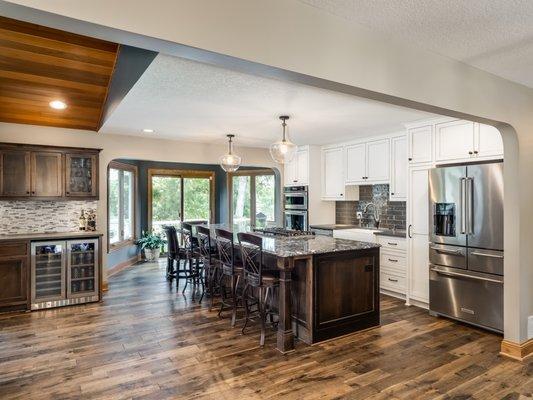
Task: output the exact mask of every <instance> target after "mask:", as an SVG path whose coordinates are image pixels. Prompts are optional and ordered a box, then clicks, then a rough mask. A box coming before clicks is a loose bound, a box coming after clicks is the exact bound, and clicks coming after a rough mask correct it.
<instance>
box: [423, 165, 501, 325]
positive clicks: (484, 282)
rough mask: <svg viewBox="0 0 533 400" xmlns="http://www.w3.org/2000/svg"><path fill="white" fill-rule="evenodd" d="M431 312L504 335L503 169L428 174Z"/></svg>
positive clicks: (444, 170)
mask: <svg viewBox="0 0 533 400" xmlns="http://www.w3.org/2000/svg"><path fill="white" fill-rule="evenodd" d="M429 202H430V204H429V210H430V216H429V218H430V219H429V221H430V242H431V243H430V244H429V260H430V271H429V274H430V282H429V308H430V312H432V313H433V314H437V315H444V316H448V317H451V318H455V319H458V320H461V321H464V322H468V323H471V324H474V325H477V326H481V327H484V328H487V329H490V330H493V331H497V332H502V331H503V163H501V162H499V163H486V164H469V165H461V166H450V167H439V168H434V169H432V170H431V171H430V174H429Z"/></svg>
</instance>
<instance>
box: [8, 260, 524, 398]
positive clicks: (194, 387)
mask: <svg viewBox="0 0 533 400" xmlns="http://www.w3.org/2000/svg"><path fill="white" fill-rule="evenodd" d="M164 271H165V268H164V266H163V265H160V266H159V265H157V264H155V263H153V264H140V265H138V266H135V267H134V268H130V269H127V270H124V271H122V272H120V273H118V274H117V275H115V276H113V277H112V278H111V279H110V281H109V293H108V294H107V295H106V296H105V300H104V302H103V303H99V304H91V305H85V306H76V307H70V308H63V309H56V310H48V311H40V312H33V313H25V314H16V315H14V314H12V315H3V316H1V317H0V399H18V398H21V399H80V398H82V399H132V398H133V399H167V398H168V399H171V398H172V399H177V398H179V399H192V398H195V399H209V398H217V399H237V398H246V399H264V398H281V397H283V398H284V399H303V398H305V399H318V398H320V399H329V398H348V399H406V398H408V399H437V398H442V399H467V398H476V399H493V398H494V399H519V398H530V397H531V396H532V392H533V376H532V375H533V360H530V361H528V362H526V363H523V364H521V363H518V362H515V361H511V360H507V359H504V358H502V357H500V356H499V355H498V351H499V345H500V340H501V338H500V337H499V336H497V335H493V334H490V333H487V332H484V331H481V330H478V329H473V328H470V327H467V326H464V325H460V324H456V323H454V322H451V321H448V320H446V319H437V318H433V317H430V316H429V315H428V314H427V312H426V311H424V310H421V309H418V308H415V307H405V306H404V305H403V303H402V302H401V301H399V300H395V299H393V298H390V297H383V301H382V326H381V327H380V328H376V329H372V330H368V331H365V332H360V333H356V334H352V335H349V336H345V337H342V338H339V339H335V340H332V341H330V342H326V343H322V344H319V345H315V346H307V345H303V344H298V345H297V347H296V351H295V352H293V353H291V354H288V355H281V354H280V353H279V352H278V351H277V350H275V349H274V345H275V335H274V332H271V334H270V335H269V336H268V337H267V341H266V346H265V348H263V349H261V348H259V347H258V339H259V336H258V335H259V331H258V329H257V326H254V327H253V329H250V330H249V332H247V334H246V335H244V336H243V335H241V334H240V329H237V328H236V329H230V328H229V320H228V319H227V318H225V319H219V318H218V317H217V313H216V312H215V311H212V312H209V311H208V309H207V306H206V302H204V303H203V304H202V305H201V306H199V305H198V304H197V303H193V302H191V301H190V294H189V293H186V294H187V296H182V295H181V290H179V291H178V292H177V293H176V287H175V285H169V284H168V283H167V282H166V281H165V279H164V277H163V276H164Z"/></svg>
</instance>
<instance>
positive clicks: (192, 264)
mask: <svg viewBox="0 0 533 400" xmlns="http://www.w3.org/2000/svg"><path fill="white" fill-rule="evenodd" d="M181 237H182V240H183V247H184V249H185V263H186V264H187V265H188V267H189V274H188V276H187V278H186V279H185V286H184V287H183V290H182V291H181V292H182V293H185V290H186V289H187V286H188V284H189V282H191V283H192V284H193V300H194V293H195V290H194V288H195V287H196V285H198V284H199V285H200V286H201V288H202V294H201V296H200V301H201V300H202V299H203V297H204V290H205V287H204V282H203V279H201V276H202V267H201V266H200V260H199V257H198V239H197V238H195V237H194V236H193V234H192V224H190V223H187V222H182V223H181Z"/></svg>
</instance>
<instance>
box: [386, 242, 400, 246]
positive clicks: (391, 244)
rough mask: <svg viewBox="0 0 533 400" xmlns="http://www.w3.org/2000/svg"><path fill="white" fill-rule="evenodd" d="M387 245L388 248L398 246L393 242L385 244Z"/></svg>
mask: <svg viewBox="0 0 533 400" xmlns="http://www.w3.org/2000/svg"><path fill="white" fill-rule="evenodd" d="M387 244H388V245H390V246H398V243H394V242H387Z"/></svg>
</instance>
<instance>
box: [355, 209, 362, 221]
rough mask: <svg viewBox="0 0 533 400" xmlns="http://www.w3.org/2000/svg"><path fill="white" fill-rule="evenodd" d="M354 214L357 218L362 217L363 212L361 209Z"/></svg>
mask: <svg viewBox="0 0 533 400" xmlns="http://www.w3.org/2000/svg"><path fill="white" fill-rule="evenodd" d="M355 215H356V217H357V219H363V212H362V211H357V212H356V213H355Z"/></svg>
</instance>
